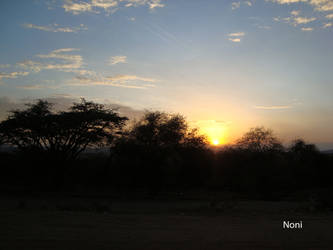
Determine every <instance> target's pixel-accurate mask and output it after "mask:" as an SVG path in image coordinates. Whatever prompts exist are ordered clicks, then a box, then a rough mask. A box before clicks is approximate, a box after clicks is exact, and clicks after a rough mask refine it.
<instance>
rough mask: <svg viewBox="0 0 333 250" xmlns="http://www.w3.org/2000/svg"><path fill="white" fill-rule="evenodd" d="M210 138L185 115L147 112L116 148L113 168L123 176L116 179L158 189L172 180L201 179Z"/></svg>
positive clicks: (205, 169)
mask: <svg viewBox="0 0 333 250" xmlns="http://www.w3.org/2000/svg"><path fill="white" fill-rule="evenodd" d="M206 142H207V140H206V138H205V137H204V136H202V135H200V134H199V133H198V130H196V129H191V128H190V127H189V125H188V123H187V122H186V119H185V118H184V117H183V116H181V115H178V114H169V113H165V112H158V111H157V112H147V113H146V114H145V115H144V116H143V117H142V119H140V120H139V121H137V122H136V123H134V124H133V126H132V127H131V128H130V129H129V131H128V132H127V136H124V137H122V138H120V140H117V143H115V145H114V147H113V148H112V152H113V156H114V157H113V159H112V161H113V171H116V172H117V173H118V174H115V175H117V176H122V177H121V178H117V180H115V182H119V180H122V181H120V182H121V183H124V182H127V183H128V185H133V186H141V187H148V188H149V189H150V190H152V191H153V192H157V191H158V190H159V189H160V188H161V187H162V186H164V185H171V183H173V184H175V183H177V184H178V185H185V184H186V182H187V183H189V182H190V181H187V180H191V181H192V182H195V180H198V179H200V180H201V179H203V177H204V176H205V175H204V174H202V173H203V172H204V171H208V167H207V165H208V163H207V162H208V161H207V160H206V159H207V156H206V153H207V152H206V151H207V150H206V145H207V144H206ZM129 156H130V157H129ZM205 160H206V161H205ZM193 176H194V177H193ZM196 182H198V181H196Z"/></svg>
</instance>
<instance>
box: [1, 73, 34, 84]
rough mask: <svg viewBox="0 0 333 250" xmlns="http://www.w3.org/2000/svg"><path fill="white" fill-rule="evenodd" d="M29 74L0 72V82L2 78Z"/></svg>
mask: <svg viewBox="0 0 333 250" xmlns="http://www.w3.org/2000/svg"><path fill="white" fill-rule="evenodd" d="M27 75H29V72H9V73H7V72H0V82H1V80H2V79H4V78H6V79H14V78H18V77H19V76H27Z"/></svg>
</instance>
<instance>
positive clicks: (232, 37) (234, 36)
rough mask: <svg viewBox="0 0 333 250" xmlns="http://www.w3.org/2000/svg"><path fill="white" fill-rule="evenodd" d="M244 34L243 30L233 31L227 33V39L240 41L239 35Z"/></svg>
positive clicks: (235, 41)
mask: <svg viewBox="0 0 333 250" xmlns="http://www.w3.org/2000/svg"><path fill="white" fill-rule="evenodd" d="M243 36H245V33H244V32H235V33H230V34H228V37H229V38H228V39H229V41H231V42H234V43H239V42H240V41H241V37H243Z"/></svg>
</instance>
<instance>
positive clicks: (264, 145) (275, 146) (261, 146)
mask: <svg viewBox="0 0 333 250" xmlns="http://www.w3.org/2000/svg"><path fill="white" fill-rule="evenodd" d="M236 147H238V148H240V149H245V150H249V151H252V152H267V151H281V150H283V146H282V144H281V142H280V141H279V140H278V139H277V138H276V137H275V136H274V134H273V131H272V130H270V129H266V128H264V127H255V128H251V129H250V131H248V132H247V133H245V135H243V137H242V138H241V139H239V140H238V141H237V143H236Z"/></svg>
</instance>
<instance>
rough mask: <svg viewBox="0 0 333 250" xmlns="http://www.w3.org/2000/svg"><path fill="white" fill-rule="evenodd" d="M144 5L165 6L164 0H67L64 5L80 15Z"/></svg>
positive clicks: (152, 7) (67, 10)
mask: <svg viewBox="0 0 333 250" xmlns="http://www.w3.org/2000/svg"><path fill="white" fill-rule="evenodd" d="M144 5H146V6H148V8H149V9H151V10H152V9H155V8H162V7H164V4H163V3H162V0H89V1H78V0H65V3H64V4H63V6H62V7H63V8H64V9H65V11H66V12H71V13H72V14H74V15H78V14H81V13H85V12H92V13H100V10H103V11H105V12H107V13H108V14H110V13H113V12H115V11H117V10H118V8H120V7H125V8H128V7H137V6H144Z"/></svg>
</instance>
